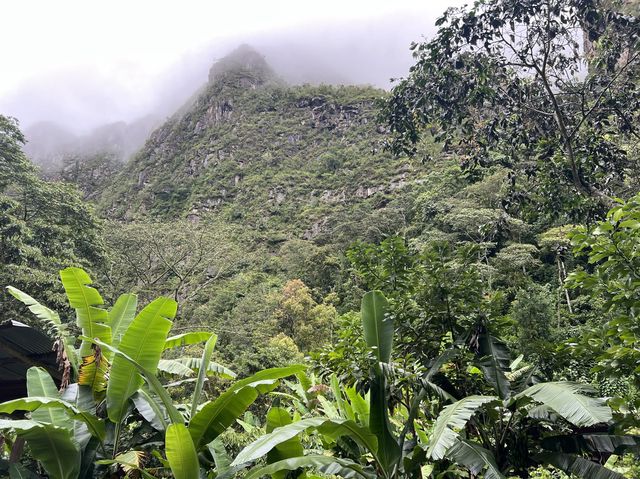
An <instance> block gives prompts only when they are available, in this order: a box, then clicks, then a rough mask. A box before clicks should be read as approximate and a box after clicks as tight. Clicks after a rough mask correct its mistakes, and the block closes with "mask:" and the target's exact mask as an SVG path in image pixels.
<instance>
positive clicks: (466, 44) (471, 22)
mask: <svg viewBox="0 0 640 479" xmlns="http://www.w3.org/2000/svg"><path fill="white" fill-rule="evenodd" d="M608 3H611V2H608ZM436 24H437V26H438V27H439V30H438V33H437V34H436V36H435V37H434V38H433V39H432V40H431V41H428V42H425V43H421V44H414V45H413V49H414V56H415V57H416V64H415V65H414V66H413V67H412V68H411V72H410V74H409V76H408V77H407V78H406V79H404V80H402V81H401V82H400V83H399V84H398V85H397V86H396V87H395V88H394V89H393V94H392V96H391V97H390V99H389V100H388V101H387V103H386V115H387V118H388V121H389V125H390V128H391V131H392V132H393V133H394V138H393V141H392V144H391V146H392V148H393V149H394V150H395V151H396V152H402V151H404V152H408V153H415V152H416V144H417V143H418V142H419V141H420V139H421V136H422V135H423V134H424V132H425V129H428V131H429V132H430V133H431V134H432V135H433V136H434V137H435V138H436V139H437V140H439V141H441V142H443V143H444V144H445V146H446V147H448V148H451V147H455V149H456V151H457V153H458V154H459V155H460V156H461V158H462V161H463V164H464V165H465V166H466V167H467V168H475V167H487V166H491V165H496V164H497V165H501V166H503V167H506V168H507V169H508V170H509V172H510V174H509V178H510V183H511V189H512V194H511V197H510V200H509V201H508V203H510V204H511V205H513V206H514V207H515V206H521V205H522V204H523V203H524V204H530V205H532V204H533V205H534V208H535V209H543V210H544V212H545V213H548V214H551V215H559V214H563V213H564V214H566V215H569V216H570V215H578V216H584V214H585V213H589V214H591V215H600V214H602V213H604V212H605V211H606V210H607V209H608V208H609V207H610V206H611V205H612V199H611V198H612V197H613V196H616V195H623V194H624V193H625V192H626V191H628V190H629V189H630V188H629V187H630V184H629V181H630V180H631V179H632V178H633V172H632V170H633V168H634V165H633V164H632V163H631V162H630V161H629V159H630V158H629V156H630V151H631V150H632V146H633V145H635V144H636V143H637V141H638V140H639V139H640V133H639V132H638V130H637V115H638V113H637V112H638V111H639V109H638V106H639V105H640V103H639V102H640V85H639V83H638V72H639V68H640V66H639V63H640V20H639V19H638V17H632V16H628V15H625V14H622V13H619V12H618V11H617V10H616V9H615V8H613V7H610V6H608V5H605V4H604V2H601V1H599V0H528V1H524V2H523V1H520V0H487V1H482V2H475V4H474V5H473V6H472V7H463V8H452V9H449V10H447V11H446V13H445V14H444V15H443V16H442V17H441V18H440V19H439V20H438V21H437V22H436ZM583 38H584V39H586V40H587V43H588V44H589V45H590V48H589V49H588V50H589V55H588V58H587V57H586V56H585V54H584V52H585V49H584V48H583V42H582V41H581V40H582V39H583Z"/></svg>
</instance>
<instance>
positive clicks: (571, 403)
mask: <svg viewBox="0 0 640 479" xmlns="http://www.w3.org/2000/svg"><path fill="white" fill-rule="evenodd" d="M592 392H593V388H591V387H590V386H586V385H584V384H577V383H571V382H548V383H539V384H534V385H533V386H531V387H529V388H527V389H525V390H524V391H522V392H521V393H520V394H518V395H516V396H515V397H514V398H515V399H516V400H518V399H520V398H522V397H529V398H531V399H533V400H534V401H537V402H539V403H541V404H544V405H545V406H548V407H550V408H551V409H553V410H554V411H555V412H557V413H558V414H559V415H560V416H562V417H563V418H564V419H566V420H567V421H569V422H570V423H571V424H574V425H575V426H578V427H586V426H594V425H596V424H602V423H608V422H609V421H611V419H612V415H611V408H609V406H607V405H606V401H605V400H604V399H600V398H592V397H589V396H585V395H584V394H582V393H592Z"/></svg>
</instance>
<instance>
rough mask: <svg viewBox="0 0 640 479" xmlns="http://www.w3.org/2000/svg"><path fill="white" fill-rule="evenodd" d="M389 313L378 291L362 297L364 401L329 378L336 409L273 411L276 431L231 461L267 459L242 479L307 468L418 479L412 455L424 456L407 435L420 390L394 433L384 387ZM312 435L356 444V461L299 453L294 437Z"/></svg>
mask: <svg viewBox="0 0 640 479" xmlns="http://www.w3.org/2000/svg"><path fill="white" fill-rule="evenodd" d="M388 309H389V308H388V302H387V300H386V298H385V296H384V295H383V294H382V292H380V291H371V292H368V293H366V294H365V295H364V297H363V299H362V306H361V318H362V324H363V330H364V338H365V341H366V343H367V345H368V347H369V350H370V357H371V368H370V374H369V392H368V394H367V396H368V402H367V401H366V400H365V398H364V397H363V396H361V395H360V394H358V393H357V392H356V391H355V389H351V388H342V387H341V386H340V385H339V383H338V381H337V379H336V378H335V377H333V378H332V381H331V389H332V391H333V393H334V396H335V400H336V401H335V406H334V405H330V404H328V403H327V402H326V401H322V400H321V403H322V409H324V412H325V414H324V415H322V416H313V417H307V418H304V419H301V420H298V421H291V418H289V417H288V416H287V417H286V418H285V416H286V412H285V411H283V410H278V414H277V417H278V418H279V420H280V424H279V425H278V427H275V428H274V429H273V430H271V432H268V433H267V434H266V435H264V436H262V437H260V438H259V439H257V440H256V441H254V442H253V443H251V444H249V445H248V446H247V447H245V448H244V449H243V450H242V451H241V452H240V453H239V454H238V456H237V457H236V458H235V460H234V461H233V463H232V466H238V467H239V466H241V465H243V464H245V465H247V466H248V465H251V464H254V463H255V462H256V461H258V460H259V459H260V458H262V457H263V456H266V460H267V465H266V466H256V467H254V468H253V469H251V470H250V471H249V472H248V473H247V475H246V476H245V477H246V479H257V478H259V477H262V476H264V475H271V476H272V477H273V478H279V477H284V476H283V475H282V472H283V471H294V470H297V469H309V468H311V469H315V470H319V471H321V472H323V473H325V474H333V475H337V476H341V477H347V478H356V477H357V478H366V479H371V478H377V477H380V478H385V479H397V478H404V477H407V478H413V477H421V476H420V466H421V463H420V461H418V460H416V457H414V455H415V454H418V455H424V454H423V451H422V450H420V449H419V448H415V447H411V446H410V444H409V441H408V440H407V437H408V435H409V433H410V432H411V431H413V423H414V421H415V419H416V417H417V416H418V414H419V406H420V402H421V398H422V396H423V394H424V391H423V392H421V393H420V394H418V395H417V396H416V398H415V399H414V401H413V404H412V407H411V409H410V410H409V411H408V412H407V419H406V423H405V425H404V427H403V428H402V430H400V431H397V430H395V429H394V427H393V425H392V421H391V417H390V408H389V390H388V386H387V371H388V370H389V365H390V362H391V354H392V349H393V332H394V325H393V321H392V319H391V317H390V316H389V315H388ZM272 411H273V410H272ZM270 414H272V412H270ZM283 418H285V419H283ZM313 431H315V432H317V433H318V434H319V436H320V438H321V439H322V441H324V442H325V443H333V444H335V443H336V442H337V441H338V440H340V439H344V438H349V439H350V440H351V441H352V442H353V443H355V444H356V445H357V451H358V452H357V453H356V454H355V455H354V456H355V457H337V456H335V455H334V456H328V455H319V454H304V453H303V449H302V447H301V443H300V440H299V436H300V435H301V434H302V433H305V432H306V433H309V432H313Z"/></svg>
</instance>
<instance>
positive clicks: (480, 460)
mask: <svg viewBox="0 0 640 479" xmlns="http://www.w3.org/2000/svg"><path fill="white" fill-rule="evenodd" d="M447 457H448V458H450V459H451V460H452V461H453V462H455V463H456V464H459V465H461V466H464V467H466V468H467V469H469V472H470V473H471V476H473V477H480V473H482V471H484V475H483V476H482V477H484V478H485V479H504V477H505V476H504V475H503V474H502V473H501V472H500V469H499V468H498V465H497V464H496V460H495V458H494V457H493V454H491V452H490V451H488V450H487V449H485V448H483V447H480V446H479V445H478V444H475V443H473V442H471V441H467V440H466V439H462V438H458V439H456V441H455V443H454V444H453V446H451V448H450V449H449V450H448V451H447Z"/></svg>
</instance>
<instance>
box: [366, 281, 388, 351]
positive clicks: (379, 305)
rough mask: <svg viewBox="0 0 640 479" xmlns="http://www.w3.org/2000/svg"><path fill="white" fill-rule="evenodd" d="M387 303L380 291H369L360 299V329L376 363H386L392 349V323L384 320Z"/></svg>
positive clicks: (386, 319)
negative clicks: (374, 356)
mask: <svg viewBox="0 0 640 479" xmlns="http://www.w3.org/2000/svg"><path fill="white" fill-rule="evenodd" d="M388 308H389V303H388V302H387V299H386V298H385V297H384V295H383V294H382V292H381V291H369V292H368V293H366V294H365V295H364V297H363V298H362V307H361V315H362V328H363V330H364V339H365V341H366V343H367V346H369V347H370V348H372V349H373V352H374V354H375V355H376V358H377V359H378V362H381V363H388V362H389V359H390V358H391V349H392V347H393V321H391V319H389V318H385V315H386V313H387V310H388Z"/></svg>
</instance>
